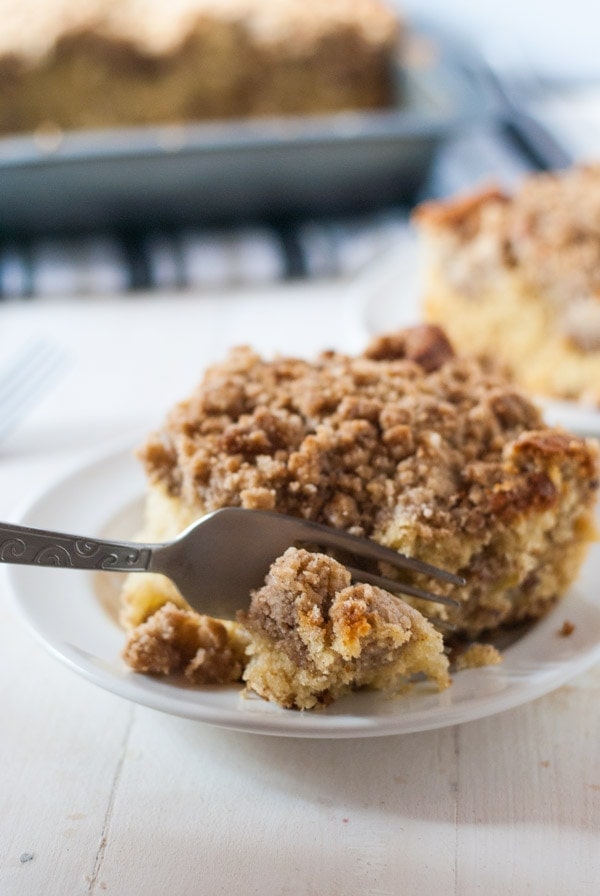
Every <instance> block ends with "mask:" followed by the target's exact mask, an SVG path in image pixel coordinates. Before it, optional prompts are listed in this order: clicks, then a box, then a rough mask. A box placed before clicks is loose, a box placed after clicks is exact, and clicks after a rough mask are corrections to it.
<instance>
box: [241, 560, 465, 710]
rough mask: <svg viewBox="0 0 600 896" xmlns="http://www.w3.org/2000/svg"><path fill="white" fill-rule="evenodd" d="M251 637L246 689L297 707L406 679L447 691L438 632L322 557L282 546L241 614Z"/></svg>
mask: <svg viewBox="0 0 600 896" xmlns="http://www.w3.org/2000/svg"><path fill="white" fill-rule="evenodd" d="M240 619H241V621H242V623H243V625H244V626H245V627H246V629H247V631H248V632H249V634H250V638H251V645H250V647H249V650H248V652H249V655H250V657H251V658H250V662H249V664H248V666H247V668H246V671H245V673H244V679H245V680H246V681H247V683H248V685H249V687H251V688H252V689H253V690H256V691H257V692H258V693H260V694H261V695H262V696H264V697H267V698H268V699H275V700H276V701H277V702H279V703H281V704H282V705H284V706H288V707H295V708H298V709H305V708H311V707H312V706H314V705H316V704H317V703H320V704H327V703H329V702H330V701H331V700H332V699H335V697H337V696H339V695H340V694H341V693H343V692H344V691H346V690H349V689H356V688H359V687H364V686H367V685H370V686H375V687H380V688H398V687H399V686H400V685H401V684H402V683H403V684H404V685H406V684H407V682H408V681H410V679H411V676H413V675H417V674H419V675H422V676H425V677H427V678H430V679H431V680H433V681H434V682H435V683H436V684H437V686H438V688H440V689H441V688H444V687H447V686H448V684H449V677H448V660H447V658H446V656H445V655H444V652H443V643H442V637H441V635H440V634H439V633H438V632H436V630H435V629H434V628H433V626H432V625H431V624H430V623H429V622H427V620H425V619H424V618H423V616H421V614H420V613H419V612H418V611H417V610H415V609H414V608H413V607H410V606H409V605H408V604H406V603H405V602H404V601H402V600H400V599H399V598H396V597H394V596H393V595H391V594H389V593H388V592H386V591H383V590H381V589H380V588H376V587H374V586H372V585H368V584H355V585H353V584H351V581H350V575H349V573H348V571H347V570H346V569H345V568H344V567H343V566H342V565H341V564H339V563H338V562H337V561H336V560H334V559H333V558H331V557H328V556H326V555H324V554H312V553H309V552H308V551H306V550H303V549H297V548H289V549H288V550H287V551H286V552H285V553H284V554H283V555H282V556H281V557H279V558H278V559H277V560H276V561H275V563H273V564H272V566H271V569H270V571H269V574H268V576H267V579H266V582H265V585H264V586H263V587H262V588H260V589H259V590H258V591H255V592H254V593H253V595H252V600H251V603H250V608H249V610H248V612H247V613H245V614H242V615H241V617H240Z"/></svg>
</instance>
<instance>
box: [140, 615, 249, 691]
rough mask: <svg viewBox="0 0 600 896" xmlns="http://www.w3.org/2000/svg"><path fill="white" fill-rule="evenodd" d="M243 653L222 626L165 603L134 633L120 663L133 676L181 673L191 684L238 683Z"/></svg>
mask: <svg viewBox="0 0 600 896" xmlns="http://www.w3.org/2000/svg"><path fill="white" fill-rule="evenodd" d="M241 655H242V650H241V649H240V648H238V649H236V644H235V640H232V636H231V633H230V632H229V631H228V629H227V628H226V626H225V624H224V623H222V622H220V621H218V620H217V619H212V618H210V617H208V616H199V615H198V614H197V613H195V612H194V611H193V610H185V609H181V608H180V607H177V606H175V604H173V603H167V604H165V605H164V606H162V607H161V608H160V609H159V610H157V611H156V612H155V613H154V614H153V615H152V616H150V618H149V619H148V620H147V621H146V622H143V623H142V624H141V625H138V626H137V627H136V628H135V629H133V630H132V631H131V632H130V634H129V637H128V639H127V643H126V645H125V648H124V650H123V659H124V660H125V662H126V663H127V665H128V666H129V667H130V668H131V669H133V670H134V671H135V672H145V673H153V674H155V675H172V674H177V673H183V674H184V675H185V677H186V678H187V679H188V681H190V682H191V683H192V684H227V683H228V682H232V681H239V679H240V677H241V675H242V670H243V662H242V659H241Z"/></svg>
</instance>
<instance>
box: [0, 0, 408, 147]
mask: <svg viewBox="0 0 600 896" xmlns="http://www.w3.org/2000/svg"><path fill="white" fill-rule="evenodd" d="M0 20H1V21H2V28H1V29H0V78H1V80H2V91H1V92H0V133H13V132H19V131H21V132H22V131H35V130H36V129H39V128H42V129H43V128H45V127H51V128H60V129H73V128H98V127H114V126H121V125H139V124H148V123H167V122H188V121H199V120H207V119H208V120H210V119H232V118H245V117H249V116H272V115H290V114H291V115H296V114H321V113H330V112H334V111H341V110H354V109H372V108H380V107H385V106H389V105H390V104H392V103H393V102H394V100H395V81H396V65H397V60H398V53H399V47H400V45H401V42H402V34H403V33H404V26H403V24H402V23H401V21H400V19H399V18H398V15H397V13H396V12H394V11H392V10H391V8H390V7H389V6H388V5H386V4H385V3H384V2H383V0H327V2H326V3H323V2H321V0H169V2H165V0H78V2H72V0H44V2H43V3H39V2H35V0H0Z"/></svg>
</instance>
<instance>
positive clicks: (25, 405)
mask: <svg viewBox="0 0 600 896" xmlns="http://www.w3.org/2000/svg"><path fill="white" fill-rule="evenodd" d="M65 367H66V355H65V352H64V351H63V350H62V349H61V348H59V347H58V346H56V345H54V344H53V343H51V342H48V341H47V340H44V339H35V340H32V341H31V342H27V343H26V344H25V345H24V346H23V347H22V348H21V349H20V351H19V352H18V353H17V354H16V355H15V356H14V357H13V358H12V359H11V360H10V361H9V362H8V363H7V364H6V365H5V366H4V368H3V369H2V370H0V440H2V439H5V438H6V436H8V435H9V434H10V433H11V432H12V430H13V429H15V428H16V427H17V426H18V424H19V423H20V422H21V420H22V419H23V418H24V417H25V416H26V414H28V413H29V411H30V410H31V408H32V407H33V406H34V405H35V404H36V403H37V402H38V401H40V399H41V398H42V397H43V396H44V395H45V394H46V393H47V392H48V390H49V389H50V388H51V387H52V386H53V385H55V383H56V382H57V380H58V378H59V376H60V375H61V373H63V372H64V370H65Z"/></svg>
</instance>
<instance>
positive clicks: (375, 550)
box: [305, 520, 466, 585]
mask: <svg viewBox="0 0 600 896" xmlns="http://www.w3.org/2000/svg"><path fill="white" fill-rule="evenodd" d="M305 522H306V523H307V527H308V531H311V532H312V531H314V535H315V538H314V540H315V541H316V542H318V543H319V544H321V545H324V546H326V547H330V548H338V549H339V550H342V551H346V552H348V553H352V554H355V555H356V556H357V557H365V558H366V559H369V560H380V561H381V562H383V563H388V564H389V565H390V566H393V567H395V568H396V569H408V570H411V571H412V572H418V573H422V574H423V575H426V576H430V577H431V578H432V579H440V580H441V581H443V582H449V583H450V584H452V585H465V584H466V580H465V579H463V577H462V576H458V575H455V574H454V573H452V572H448V571H447V570H445V569H440V568H439V567H437V566H432V565H431V564H430V563H426V562H425V561H424V560H417V559H416V558H414V557H407V556H406V554H401V553H400V552H399V551H395V550H393V548H387V547H384V545H381V544H378V543H377V542H376V541H373V539H370V538H360V537H359V536H357V535H351V534H350V533H348V532H343V531H337V530H335V529H332V528H329V527H328V526H322V525H320V524H319V523H313V522H309V521H308V520H306V521H305ZM309 540H310V539H309V538H307V539H306V541H307V542H308V541H309Z"/></svg>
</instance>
